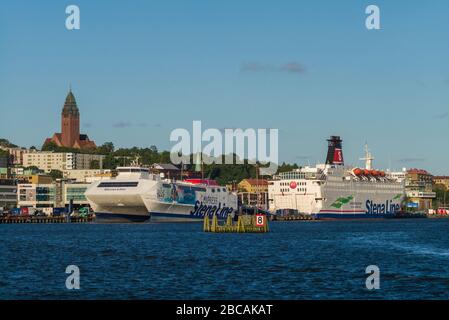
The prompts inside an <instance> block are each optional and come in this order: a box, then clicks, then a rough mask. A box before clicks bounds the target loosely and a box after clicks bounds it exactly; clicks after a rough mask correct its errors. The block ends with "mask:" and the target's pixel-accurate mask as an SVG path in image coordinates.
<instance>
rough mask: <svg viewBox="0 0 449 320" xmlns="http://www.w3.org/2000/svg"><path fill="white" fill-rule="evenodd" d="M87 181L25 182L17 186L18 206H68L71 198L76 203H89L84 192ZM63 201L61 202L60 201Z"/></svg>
mask: <svg viewBox="0 0 449 320" xmlns="http://www.w3.org/2000/svg"><path fill="white" fill-rule="evenodd" d="M88 187H89V184H86V183H65V182H63V183H60V184H57V183H51V184H31V183H24V184H19V185H18V186H17V206H18V207H33V208H53V207H56V206H60V205H62V206H67V205H68V204H69V203H70V201H71V200H73V204H75V205H88V204H89V202H88V201H87V199H86V197H85V195H84V193H85V191H86V189H87V188H88ZM58 202H61V203H58Z"/></svg>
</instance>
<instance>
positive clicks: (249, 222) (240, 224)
mask: <svg viewBox="0 0 449 320" xmlns="http://www.w3.org/2000/svg"><path fill="white" fill-rule="evenodd" d="M203 229H204V231H205V232H216V233H266V232H268V231H269V228H268V219H267V217H266V216H265V215H240V216H239V217H238V220H237V223H234V222H233V221H232V217H231V216H230V215H228V218H227V219H226V223H225V224H224V225H220V224H218V218H217V216H216V215H214V216H213V218H212V223H211V221H210V218H209V215H206V216H205V217H204V224H203Z"/></svg>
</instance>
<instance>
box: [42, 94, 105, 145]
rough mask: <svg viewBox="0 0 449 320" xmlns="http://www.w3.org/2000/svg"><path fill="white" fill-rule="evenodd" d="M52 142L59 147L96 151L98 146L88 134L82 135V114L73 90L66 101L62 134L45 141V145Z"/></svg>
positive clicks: (63, 111) (62, 118) (62, 116)
mask: <svg viewBox="0 0 449 320" xmlns="http://www.w3.org/2000/svg"><path fill="white" fill-rule="evenodd" d="M50 142H53V143H55V144H56V145H57V146H58V147H67V148H75V149H94V148H96V144H95V142H94V141H91V140H89V137H88V136H87V135H86V134H80V112H79V109H78V106H77V104H76V100H75V96H74V95H73V93H72V90H70V91H69V93H68V94H67V97H66V99H65V103H64V107H63V108H62V113H61V132H60V133H55V134H53V137H51V138H48V139H46V140H45V142H44V145H45V144H48V143H50Z"/></svg>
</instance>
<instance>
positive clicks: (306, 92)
mask: <svg viewBox="0 0 449 320" xmlns="http://www.w3.org/2000/svg"><path fill="white" fill-rule="evenodd" d="M70 4H76V5H78V6H79V7H80V10H81V29H80V30H75V31H68V30H67V29H66V28H65V19H66V16H67V15H66V13H65V8H66V6H67V5H70ZM370 4H376V5H378V6H379V7H380V10H381V28H382V29H381V30H376V31H369V30H367V29H366V28H365V18H366V14H365V8H366V6H368V5H370ZM448 40H449V2H448V1H447V0H432V1H405V0H404V1H399V0H398V1H350V0H346V1H299V0H296V1H286V0H284V1H262V0H257V1H255V0H247V1H237V0H227V1H224V0H215V1H212V0H202V1H199V0H195V1H189V0H184V1H126V2H125V1H121V2H119V1H80V0H73V1H70V2H67V1H39V2H37V1H20V0H19V1H10V2H9V4H7V3H2V5H1V6H0V111H1V120H2V121H1V126H0V137H5V138H8V139H9V140H11V141H12V142H14V143H16V144H19V145H23V146H31V145H36V146H41V145H42V142H43V141H44V139H45V138H46V137H49V136H51V135H52V133H53V132H59V130H60V112H61V108H62V105H63V103H64V99H65V96H66V94H67V90H68V87H69V84H70V83H71V85H72V89H73V92H74V94H75V97H76V99H77V102H78V106H79V108H80V112H81V122H82V131H83V132H85V133H87V134H88V135H89V136H90V137H91V138H92V139H94V140H95V141H96V142H97V144H101V143H103V142H105V141H112V142H114V144H115V145H116V146H134V145H135V146H149V145H153V144H154V145H156V146H158V148H159V149H167V150H168V149H170V148H171V146H172V145H173V143H171V142H170V141H169V134H170V132H171V130H172V129H174V128H187V129H189V128H191V127H192V120H202V122H203V128H243V129H245V128H278V129H279V130H280V136H279V138H280V144H279V151H280V160H281V161H287V162H297V163H300V164H307V163H311V164H313V163H315V162H317V161H318V162H321V161H324V158H325V152H326V142H325V139H326V138H327V137H328V136H329V135H331V134H337V135H340V136H342V138H343V140H344V152H345V158H346V162H347V163H351V164H361V163H360V161H358V158H359V157H360V156H362V155H363V145H364V143H365V141H368V143H369V145H370V148H371V149H372V152H373V153H374V155H375V157H376V160H375V165H376V166H377V167H380V168H387V167H391V168H392V169H399V168H401V167H404V166H405V167H423V168H426V169H429V170H430V171H431V172H432V173H434V174H449V165H448V164H449V161H448V159H449V137H448V131H449V130H448V127H449V63H448V61H449V41H448Z"/></svg>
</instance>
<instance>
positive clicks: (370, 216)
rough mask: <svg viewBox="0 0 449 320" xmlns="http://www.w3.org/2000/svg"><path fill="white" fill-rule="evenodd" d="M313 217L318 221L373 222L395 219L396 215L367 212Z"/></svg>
mask: <svg viewBox="0 0 449 320" xmlns="http://www.w3.org/2000/svg"><path fill="white" fill-rule="evenodd" d="M312 216H313V217H314V218H315V219H318V220H364V219H365V220H373V219H389V218H393V217H394V216H395V214H392V213H388V214H368V213H366V212H351V213H342V212H320V213H315V214H312Z"/></svg>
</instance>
